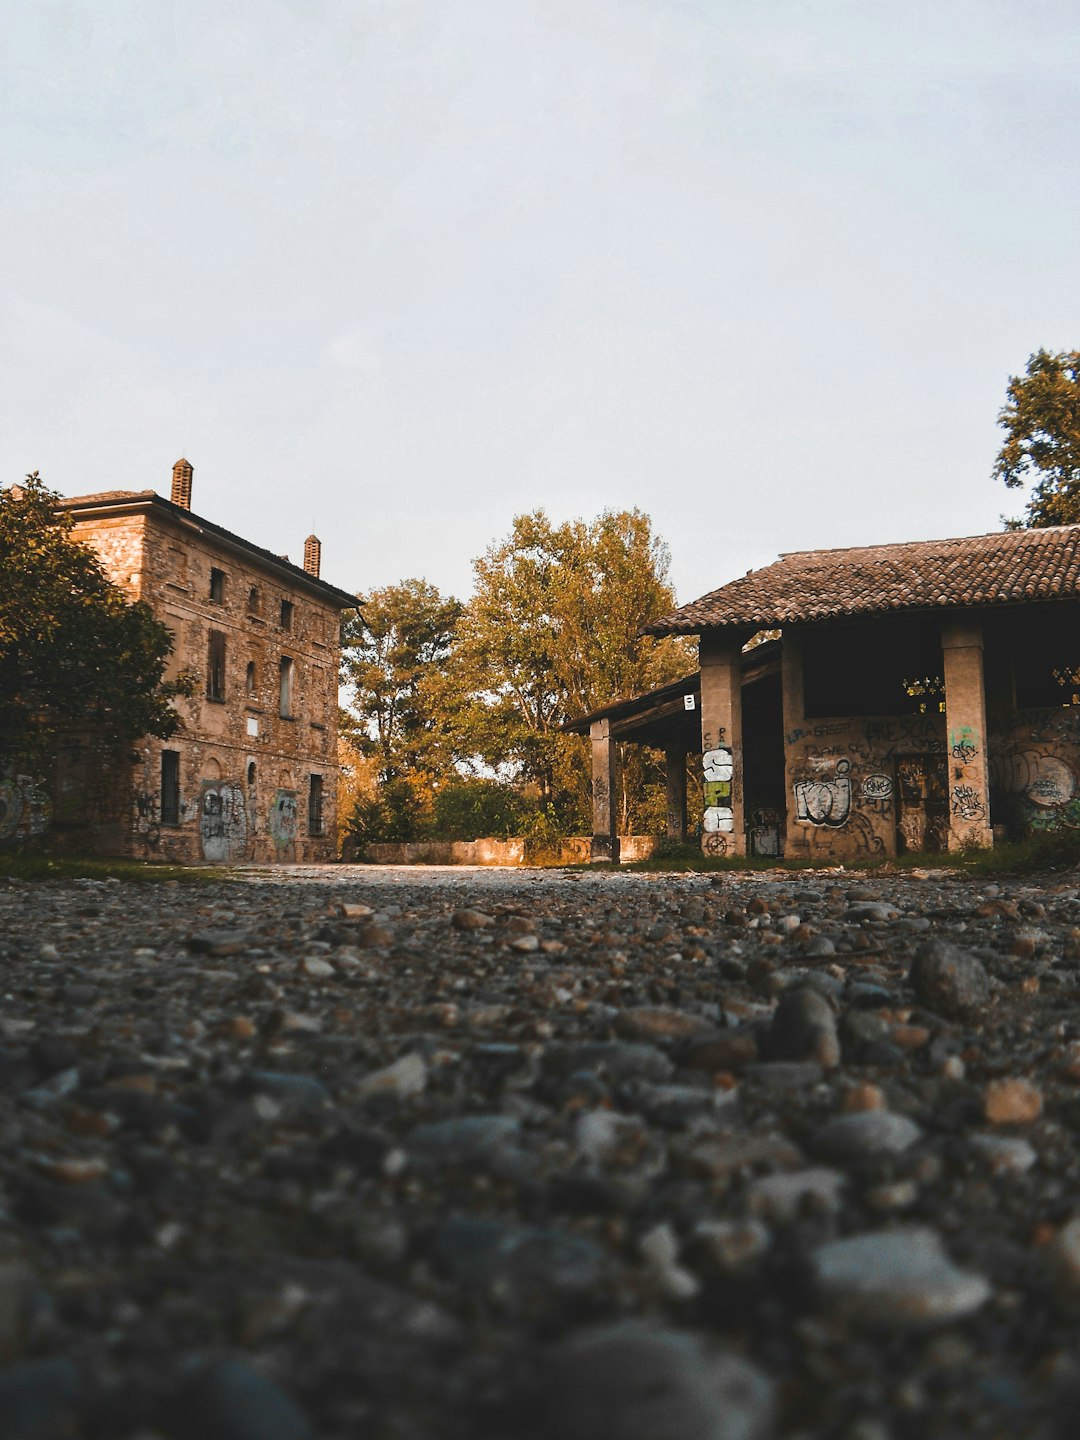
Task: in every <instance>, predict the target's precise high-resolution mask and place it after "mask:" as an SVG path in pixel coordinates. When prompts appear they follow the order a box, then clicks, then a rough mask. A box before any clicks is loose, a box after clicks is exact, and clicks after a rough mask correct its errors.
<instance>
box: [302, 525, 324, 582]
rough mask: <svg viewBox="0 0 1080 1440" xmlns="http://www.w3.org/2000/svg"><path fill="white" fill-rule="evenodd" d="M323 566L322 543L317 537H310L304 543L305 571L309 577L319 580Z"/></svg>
mask: <svg viewBox="0 0 1080 1440" xmlns="http://www.w3.org/2000/svg"><path fill="white" fill-rule="evenodd" d="M321 564H322V541H321V540H320V539H319V538H318V536H316V535H309V536H308V537H307V539H306V540H305V541H304V569H305V570H306V571H307V573H308V574H309V575H314V576H315V578H316V580H317V579H318V578H319V566H320V565H321Z"/></svg>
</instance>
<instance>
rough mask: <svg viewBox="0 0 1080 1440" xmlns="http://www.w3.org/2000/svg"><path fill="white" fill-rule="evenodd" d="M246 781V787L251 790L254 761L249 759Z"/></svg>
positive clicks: (253, 777)
mask: <svg viewBox="0 0 1080 1440" xmlns="http://www.w3.org/2000/svg"><path fill="white" fill-rule="evenodd" d="M247 783H248V789H249V790H253V789H254V788H255V761H254V760H249V761H248V768H247Z"/></svg>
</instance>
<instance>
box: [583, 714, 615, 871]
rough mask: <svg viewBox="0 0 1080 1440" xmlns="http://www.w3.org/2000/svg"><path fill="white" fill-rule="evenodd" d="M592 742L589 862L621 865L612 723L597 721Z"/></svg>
mask: <svg viewBox="0 0 1080 1440" xmlns="http://www.w3.org/2000/svg"><path fill="white" fill-rule="evenodd" d="M589 739H590V740H591V741H592V813H593V827H592V828H593V833H592V846H591V847H590V855H589V858H590V860H591V861H592V863H593V864H596V863H597V862H598V861H601V860H610V861H612V862H613V863H615V864H618V860H619V836H618V827H617V823H616V818H617V817H616V811H615V797H616V788H615V780H616V760H617V756H616V749H615V741H614V740H613V739H612V738H611V721H610V720H594V721H593V723H592V725H591V726H590V727H589Z"/></svg>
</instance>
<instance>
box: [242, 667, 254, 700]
mask: <svg viewBox="0 0 1080 1440" xmlns="http://www.w3.org/2000/svg"><path fill="white" fill-rule="evenodd" d="M244 685H245V688H246V689H247V693H248V694H249V695H254V694H255V661H254V660H249V661H248V666H247V676H246V677H245V680H244Z"/></svg>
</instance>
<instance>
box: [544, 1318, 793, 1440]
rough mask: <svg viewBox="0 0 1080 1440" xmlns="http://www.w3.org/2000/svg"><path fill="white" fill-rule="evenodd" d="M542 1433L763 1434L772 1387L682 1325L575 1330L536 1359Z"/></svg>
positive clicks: (710, 1438)
mask: <svg viewBox="0 0 1080 1440" xmlns="http://www.w3.org/2000/svg"><path fill="white" fill-rule="evenodd" d="M540 1395H541V1397H542V1405H543V1412H544V1418H545V1422H546V1424H545V1428H544V1431H543V1433H544V1435H545V1436H550V1437H552V1440H555V1437H558V1440H601V1437H603V1440H765V1437H766V1436H768V1435H770V1434H771V1433H772V1424H773V1391H772V1386H771V1385H770V1383H769V1381H768V1380H767V1379H766V1377H765V1376H764V1375H763V1374H762V1373H761V1371H760V1370H758V1369H757V1368H756V1367H755V1366H753V1365H751V1364H749V1363H748V1362H747V1361H745V1360H743V1359H742V1358H741V1357H739V1356H737V1355H733V1354H730V1353H727V1352H725V1351H723V1350H720V1349H718V1348H715V1347H714V1346H713V1345H712V1344H711V1343H710V1341H709V1340H708V1339H707V1338H706V1337H704V1336H702V1335H698V1334H695V1333H693V1332H690V1331H677V1330H668V1329H665V1328H663V1327H661V1326H652V1325H649V1324H647V1323H643V1322H640V1321H639V1322H633V1321H631V1322H628V1323H625V1324H621V1325H612V1326H607V1327H604V1328H602V1329H597V1330H592V1331H584V1332H583V1333H581V1334H578V1335H576V1336H574V1337H572V1338H571V1339H570V1340H568V1341H567V1342H566V1343H565V1344H563V1345H561V1346H559V1347H557V1348H555V1349H553V1350H552V1351H551V1352H550V1353H549V1354H548V1355H547V1356H546V1357H545V1360H544V1363H543V1367H542V1370H541V1376H540Z"/></svg>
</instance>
